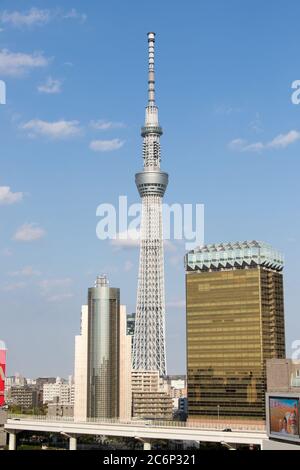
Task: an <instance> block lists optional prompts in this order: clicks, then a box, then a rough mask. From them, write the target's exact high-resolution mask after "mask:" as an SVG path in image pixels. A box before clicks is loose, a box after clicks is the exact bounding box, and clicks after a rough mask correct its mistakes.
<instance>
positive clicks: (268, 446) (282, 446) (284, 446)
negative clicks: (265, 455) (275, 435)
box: [261, 439, 300, 450]
mask: <svg viewBox="0 0 300 470" xmlns="http://www.w3.org/2000/svg"><path fill="white" fill-rule="evenodd" d="M261 450H300V445H296V444H290V443H287V442H280V441H274V440H273V439H265V440H264V441H263V445H262V449H261Z"/></svg>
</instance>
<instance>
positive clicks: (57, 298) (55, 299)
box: [47, 292, 74, 302]
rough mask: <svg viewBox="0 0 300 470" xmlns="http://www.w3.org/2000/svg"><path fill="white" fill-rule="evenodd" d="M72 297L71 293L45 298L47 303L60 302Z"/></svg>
mask: <svg viewBox="0 0 300 470" xmlns="http://www.w3.org/2000/svg"><path fill="white" fill-rule="evenodd" d="M72 297H74V295H73V294H72V293H71V292H66V293H63V294H54V295H50V296H49V297H47V300H48V302H61V301H62V300H66V299H71V298H72Z"/></svg>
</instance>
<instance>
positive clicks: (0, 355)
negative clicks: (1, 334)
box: [0, 340, 6, 408]
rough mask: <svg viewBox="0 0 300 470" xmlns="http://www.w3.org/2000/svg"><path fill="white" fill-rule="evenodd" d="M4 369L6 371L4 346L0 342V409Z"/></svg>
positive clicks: (3, 385)
mask: <svg viewBox="0 0 300 470" xmlns="http://www.w3.org/2000/svg"><path fill="white" fill-rule="evenodd" d="M5 369H6V346H5V343H4V341H1V340H0V408H1V406H3V405H4V404H5V399H4V391H5Z"/></svg>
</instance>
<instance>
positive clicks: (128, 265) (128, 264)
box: [124, 260, 134, 273]
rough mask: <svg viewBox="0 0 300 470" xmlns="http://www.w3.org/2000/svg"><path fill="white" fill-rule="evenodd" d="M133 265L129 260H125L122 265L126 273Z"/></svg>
mask: <svg viewBox="0 0 300 470" xmlns="http://www.w3.org/2000/svg"><path fill="white" fill-rule="evenodd" d="M133 267H134V264H133V263H132V262H131V261H130V260H127V261H126V262H125V265H124V271H125V272H126V273H128V272H129V271H131V270H132V268H133Z"/></svg>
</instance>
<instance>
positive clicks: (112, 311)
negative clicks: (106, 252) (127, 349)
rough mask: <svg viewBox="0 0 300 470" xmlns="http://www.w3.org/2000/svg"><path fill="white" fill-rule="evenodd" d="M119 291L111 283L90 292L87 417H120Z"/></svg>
mask: <svg viewBox="0 0 300 470" xmlns="http://www.w3.org/2000/svg"><path fill="white" fill-rule="evenodd" d="M119 328H120V291H119V289H115V288H110V287H109V286H108V283H107V282H106V283H105V282H104V283H102V284H99V285H96V287H92V288H90V289H89V291H88V394H87V411H88V417H93V418H114V417H118V416H119V395H118V394H119V348H120V340H119V338H120V332H119Z"/></svg>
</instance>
